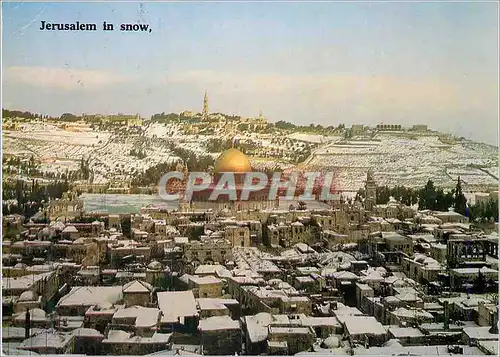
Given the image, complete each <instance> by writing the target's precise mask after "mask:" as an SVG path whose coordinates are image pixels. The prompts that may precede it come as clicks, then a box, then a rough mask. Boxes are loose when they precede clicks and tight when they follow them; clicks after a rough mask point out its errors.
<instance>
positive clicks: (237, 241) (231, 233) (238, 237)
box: [224, 226, 250, 247]
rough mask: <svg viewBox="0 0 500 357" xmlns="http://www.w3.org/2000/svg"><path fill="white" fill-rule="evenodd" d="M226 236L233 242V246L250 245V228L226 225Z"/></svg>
mask: <svg viewBox="0 0 500 357" xmlns="http://www.w3.org/2000/svg"><path fill="white" fill-rule="evenodd" d="M224 238H225V239H226V240H228V241H229V242H231V245H232V246H233V247H249V246H250V229H249V228H248V227H240V226H229V227H226V228H225V230H224Z"/></svg>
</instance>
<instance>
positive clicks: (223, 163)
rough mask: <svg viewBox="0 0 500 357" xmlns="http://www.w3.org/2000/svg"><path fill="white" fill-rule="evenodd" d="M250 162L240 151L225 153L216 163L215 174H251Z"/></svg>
mask: <svg viewBox="0 0 500 357" xmlns="http://www.w3.org/2000/svg"><path fill="white" fill-rule="evenodd" d="M251 171H252V166H251V165H250V160H248V157H247V156H246V155H245V154H243V153H242V152H241V151H239V150H238V149H234V148H233V149H229V150H226V151H224V152H223V153H222V154H221V155H220V156H219V158H218V159H217V161H216V162H215V168H214V173H215V174H220V173H223V172H241V173H243V172H251Z"/></svg>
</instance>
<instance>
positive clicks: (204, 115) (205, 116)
mask: <svg viewBox="0 0 500 357" xmlns="http://www.w3.org/2000/svg"><path fill="white" fill-rule="evenodd" d="M201 116H202V118H203V120H207V119H208V94H207V91H205V97H204V98H203V112H202V113H201Z"/></svg>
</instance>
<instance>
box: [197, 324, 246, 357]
mask: <svg viewBox="0 0 500 357" xmlns="http://www.w3.org/2000/svg"><path fill="white" fill-rule="evenodd" d="M198 330H199V331H200V334H201V345H202V351H203V354H207V355H226V356H227V355H234V354H235V353H240V352H241V347H242V333H241V327H240V322H239V321H237V320H232V319H231V318H230V317H229V316H214V317H209V318H207V319H202V320H200V323H199V325H198Z"/></svg>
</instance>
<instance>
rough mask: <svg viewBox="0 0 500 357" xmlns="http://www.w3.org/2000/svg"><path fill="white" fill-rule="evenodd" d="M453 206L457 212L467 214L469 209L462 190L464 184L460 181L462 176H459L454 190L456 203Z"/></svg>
mask: <svg viewBox="0 0 500 357" xmlns="http://www.w3.org/2000/svg"><path fill="white" fill-rule="evenodd" d="M453 208H454V209H455V212H457V213H460V214H462V215H465V213H466V209H467V199H466V198H465V196H464V194H463V192H462V184H461V182H460V176H458V180H457V186H456V187H455V190H454V203H453Z"/></svg>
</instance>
